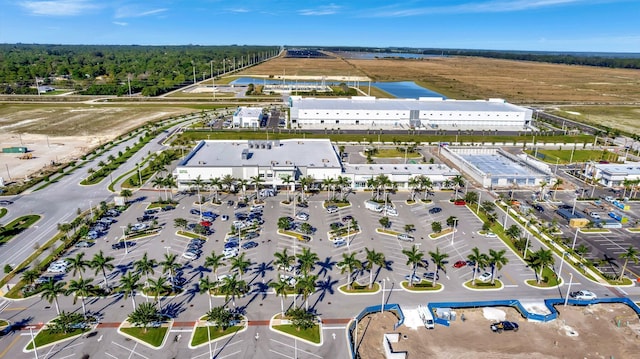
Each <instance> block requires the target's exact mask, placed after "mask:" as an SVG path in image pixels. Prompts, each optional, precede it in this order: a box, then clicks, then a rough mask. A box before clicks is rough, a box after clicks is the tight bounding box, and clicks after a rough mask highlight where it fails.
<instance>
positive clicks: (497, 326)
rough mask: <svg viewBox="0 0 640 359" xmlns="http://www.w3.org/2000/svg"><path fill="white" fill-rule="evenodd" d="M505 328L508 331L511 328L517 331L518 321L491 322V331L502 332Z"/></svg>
mask: <svg viewBox="0 0 640 359" xmlns="http://www.w3.org/2000/svg"><path fill="white" fill-rule="evenodd" d="M503 330H507V331H509V330H511V331H514V332H517V331H518V323H515V322H508V321H502V322H496V323H493V324H491V331H493V332H494V333H502V331H503Z"/></svg>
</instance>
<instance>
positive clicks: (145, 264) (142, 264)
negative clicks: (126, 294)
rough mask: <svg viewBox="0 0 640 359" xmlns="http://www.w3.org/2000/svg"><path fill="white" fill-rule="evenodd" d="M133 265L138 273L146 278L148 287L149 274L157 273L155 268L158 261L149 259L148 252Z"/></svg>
mask: <svg viewBox="0 0 640 359" xmlns="http://www.w3.org/2000/svg"><path fill="white" fill-rule="evenodd" d="M133 265H134V267H135V269H136V271H137V272H138V273H140V274H142V275H144V276H146V280H145V285H148V284H149V274H153V273H155V270H154V268H155V267H156V265H157V263H156V260H155V259H149V257H147V252H145V253H144V255H143V256H142V258H141V259H139V260H137V261H136V262H134V264H133Z"/></svg>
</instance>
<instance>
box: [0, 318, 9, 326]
mask: <svg viewBox="0 0 640 359" xmlns="http://www.w3.org/2000/svg"><path fill="white" fill-rule="evenodd" d="M7 325H9V322H8V321H6V320H4V319H0V327H6V326H7Z"/></svg>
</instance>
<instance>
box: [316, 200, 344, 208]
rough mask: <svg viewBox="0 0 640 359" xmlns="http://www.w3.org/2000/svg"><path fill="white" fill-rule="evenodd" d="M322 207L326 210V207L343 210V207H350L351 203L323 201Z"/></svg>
mask: <svg viewBox="0 0 640 359" xmlns="http://www.w3.org/2000/svg"><path fill="white" fill-rule="evenodd" d="M322 205H323V206H324V208H327V207H328V206H336V207H338V208H345V207H349V206H351V202H333V201H324V202H323V204H322Z"/></svg>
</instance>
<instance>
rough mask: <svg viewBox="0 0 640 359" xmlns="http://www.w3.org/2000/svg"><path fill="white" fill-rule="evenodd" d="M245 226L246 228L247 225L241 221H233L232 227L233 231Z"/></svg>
mask: <svg viewBox="0 0 640 359" xmlns="http://www.w3.org/2000/svg"><path fill="white" fill-rule="evenodd" d="M246 226H247V224H246V223H244V222H243V221H233V227H234V228H235V229H243V228H244V227H246Z"/></svg>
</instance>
